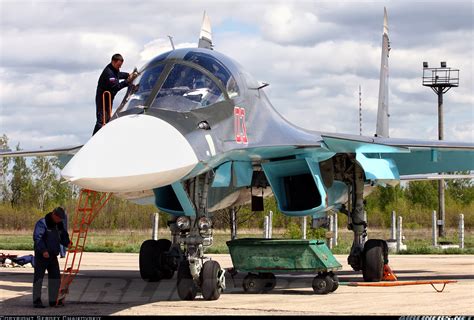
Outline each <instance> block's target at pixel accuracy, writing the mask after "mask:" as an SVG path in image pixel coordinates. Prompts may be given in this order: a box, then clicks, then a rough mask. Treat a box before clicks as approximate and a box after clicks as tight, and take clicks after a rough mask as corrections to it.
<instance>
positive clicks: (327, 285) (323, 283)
mask: <svg viewBox="0 0 474 320" xmlns="http://www.w3.org/2000/svg"><path fill="white" fill-rule="evenodd" d="M333 287H334V281H333V280H332V278H331V277H330V276H329V274H327V273H323V274H319V275H317V276H316V277H314V279H313V291H314V293H316V294H328V293H329V292H332V289H333Z"/></svg>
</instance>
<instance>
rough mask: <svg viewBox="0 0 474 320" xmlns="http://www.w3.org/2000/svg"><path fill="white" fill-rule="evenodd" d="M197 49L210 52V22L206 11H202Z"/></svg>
mask: <svg viewBox="0 0 474 320" xmlns="http://www.w3.org/2000/svg"><path fill="white" fill-rule="evenodd" d="M198 48H204V49H209V50H212V31H211V20H209V17H208V15H207V14H206V11H204V16H203V17H202V24H201V33H200V34H199V44H198Z"/></svg>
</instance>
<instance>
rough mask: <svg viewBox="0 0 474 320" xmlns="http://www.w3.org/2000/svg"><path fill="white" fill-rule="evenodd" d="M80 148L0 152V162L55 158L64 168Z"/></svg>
mask: <svg viewBox="0 0 474 320" xmlns="http://www.w3.org/2000/svg"><path fill="white" fill-rule="evenodd" d="M81 148H82V145H80V146H72V147H61V148H51V149H35V150H18V151H11V150H0V160H1V159H2V158H7V157H12V158H13V157H42V156H57V157H58V159H59V166H60V167H61V168H64V166H65V165H66V164H67V163H68V162H69V160H71V158H72V156H73V155H74V154H76V153H77V152H78V151H79V150H80V149H81Z"/></svg>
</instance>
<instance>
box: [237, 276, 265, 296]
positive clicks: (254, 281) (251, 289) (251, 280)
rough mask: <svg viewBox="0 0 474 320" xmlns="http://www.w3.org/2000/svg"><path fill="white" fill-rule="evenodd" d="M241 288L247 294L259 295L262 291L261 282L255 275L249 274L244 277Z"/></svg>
mask: <svg viewBox="0 0 474 320" xmlns="http://www.w3.org/2000/svg"><path fill="white" fill-rule="evenodd" d="M242 287H243V288H244V291H245V292H247V293H260V292H261V291H262V281H261V279H260V278H259V276H257V275H256V274H252V273H249V274H248V275H246V276H245V278H244V282H243V284H242Z"/></svg>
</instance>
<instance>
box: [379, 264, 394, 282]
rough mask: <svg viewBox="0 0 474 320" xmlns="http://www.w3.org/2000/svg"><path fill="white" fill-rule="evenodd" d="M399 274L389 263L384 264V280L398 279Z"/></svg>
mask: <svg viewBox="0 0 474 320" xmlns="http://www.w3.org/2000/svg"><path fill="white" fill-rule="evenodd" d="M397 280H398V279H397V276H396V275H395V274H394V273H393V271H392V269H391V268H390V266H389V265H388V264H384V265H383V276H382V281H397Z"/></svg>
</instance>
